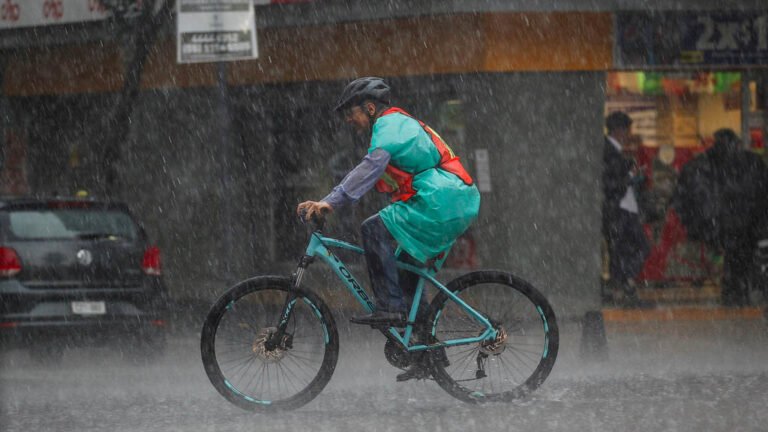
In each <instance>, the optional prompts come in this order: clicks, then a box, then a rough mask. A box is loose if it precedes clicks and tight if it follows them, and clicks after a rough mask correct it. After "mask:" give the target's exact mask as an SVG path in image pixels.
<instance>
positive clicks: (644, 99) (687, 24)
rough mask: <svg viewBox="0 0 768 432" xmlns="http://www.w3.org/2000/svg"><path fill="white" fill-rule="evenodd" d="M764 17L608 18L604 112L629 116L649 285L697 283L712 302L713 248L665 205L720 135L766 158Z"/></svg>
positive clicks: (767, 34) (715, 279)
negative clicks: (610, 46) (611, 30)
mask: <svg viewBox="0 0 768 432" xmlns="http://www.w3.org/2000/svg"><path fill="white" fill-rule="evenodd" d="M767 24H768V13H765V12H763V13H755V12H743V11H700V12H691V11H689V12H667V13H664V14H658V13H657V14H653V13H641V12H623V13H618V14H617V15H616V35H617V37H616V46H615V48H614V54H615V56H616V58H615V63H616V65H617V70H615V71H611V72H608V73H607V82H606V102H605V113H606V114H608V113H610V112H614V111H623V112H626V113H628V114H629V115H630V117H631V118H632V119H633V128H632V133H633V136H634V140H635V141H634V143H633V144H631V148H628V149H626V151H627V152H628V153H629V154H630V155H631V156H632V157H634V158H635V160H636V162H637V165H638V167H639V169H640V170H641V171H642V172H644V173H645V175H646V178H647V180H646V181H645V182H644V184H643V186H642V187H641V190H640V191H639V196H640V210H641V212H640V213H641V219H642V222H643V224H644V228H645V232H646V235H647V236H648V238H649V240H650V242H651V253H650V255H649V257H648V258H647V261H646V263H645V266H644V268H643V270H642V272H641V273H640V275H638V278H637V279H638V280H639V281H641V282H643V283H645V284H646V285H649V286H657V287H658V286H661V287H680V286H686V285H690V284H693V285H694V286H704V291H707V290H709V292H710V293H711V294H712V296H713V297H716V295H717V291H718V284H719V281H720V277H721V274H722V254H721V251H718V250H711V249H709V248H707V247H706V246H704V245H702V244H701V243H698V242H691V241H688V240H687V239H686V232H685V228H684V227H683V226H682V224H681V222H680V219H679V218H678V217H677V215H676V214H675V212H674V211H673V210H672V209H671V208H670V206H669V203H670V198H671V197H672V194H673V192H674V188H675V185H676V179H677V176H678V174H679V172H680V169H681V167H682V166H683V165H684V164H686V163H687V162H688V161H690V160H691V159H692V158H694V157H695V156H696V155H698V154H700V153H702V152H703V151H705V150H706V149H708V148H709V147H711V145H712V143H713V139H714V138H713V134H714V132H715V131H716V130H718V129H722V128H728V129H731V130H733V131H735V132H736V133H737V134H739V135H740V136H741V137H742V140H743V142H744V145H745V147H746V148H748V149H749V150H751V151H753V152H756V153H758V154H760V155H762V156H763V158H766V157H768V155H766V152H765V141H766V125H768V122H766V119H768V68H766V66H767V65H768V39H767V38H768V25H767Z"/></svg>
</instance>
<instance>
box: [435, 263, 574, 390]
mask: <svg viewBox="0 0 768 432" xmlns="http://www.w3.org/2000/svg"><path fill="white" fill-rule="evenodd" d="M446 287H447V288H448V289H449V290H450V291H451V292H453V293H455V294H457V295H458V296H459V297H460V298H461V299H462V300H463V301H465V302H467V303H468V304H470V305H471V306H472V307H473V308H475V309H476V310H478V312H480V313H481V314H482V315H483V316H484V317H486V318H488V319H489V320H491V321H492V322H496V323H498V326H499V327H501V328H503V329H504V334H505V337H504V341H503V342H500V343H498V344H493V343H485V344H484V343H474V344H468V345H458V346H454V347H446V348H441V349H438V350H433V354H432V356H431V358H432V363H433V364H432V369H433V376H434V378H435V381H437V383H438V384H439V385H440V387H442V388H443V389H444V390H445V391H447V392H448V393H449V394H450V395H452V396H454V397H456V398H458V399H460V400H462V401H465V402H469V403H483V402H491V401H497V402H508V401H512V400H515V399H519V398H522V397H525V396H526V395H527V394H529V393H530V392H531V391H533V390H535V389H536V388H538V387H539V386H540V385H541V384H542V383H543V382H544V380H545V379H546V378H547V376H548V375H549V373H550V372H551V371H552V367H553V366H554V364H555V359H556V358H557V351H558V347H559V332H558V327H557V321H556V319H555V314H554V311H553V310H552V307H551V306H550V304H549V302H548V301H547V299H546V298H545V297H544V296H543V295H542V294H541V293H540V292H539V291H538V290H536V289H535V288H534V287H533V286H531V285H530V284H529V283H527V282H525V281H524V280H522V279H519V278H517V277H515V276H513V275H512V274H509V273H506V272H502V271H493V270H484V271H477V272H473V273H468V274H466V275H463V276H460V277H458V278H456V279H454V280H453V281H451V282H450V283H448V285H447V286H446ZM508 298H511V299H513V300H512V301H511V302H510V301H505V300H507V299H508ZM514 299H516V300H514ZM430 309H431V313H430V319H429V323H431V329H429V330H428V331H429V332H430V333H431V339H432V341H440V340H446V339H456V338H461V337H477V336H479V335H480V333H481V332H482V331H483V329H482V327H481V326H480V325H479V324H478V323H477V321H475V320H474V319H472V318H470V317H469V316H468V315H466V312H465V311H463V309H461V308H459V307H458V306H457V305H456V303H455V302H453V301H452V300H451V299H450V298H449V297H448V296H447V295H446V294H445V293H443V292H440V293H439V294H438V295H437V296H435V298H434V299H433V301H432V303H431V307H430ZM462 314H464V315H463V316H462ZM473 324H474V326H473ZM437 351H442V352H440V353H439V354H440V355H436V352H437ZM437 359H440V360H437ZM481 363H482V367H481ZM491 367H493V368H494V369H493V370H491V369H490V368H491ZM505 373H506V374H507V375H506V376H503V375H504V374H505Z"/></svg>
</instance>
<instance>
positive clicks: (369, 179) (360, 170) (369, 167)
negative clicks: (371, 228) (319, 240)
mask: <svg viewBox="0 0 768 432" xmlns="http://www.w3.org/2000/svg"><path fill="white" fill-rule="evenodd" d="M389 158H390V156H389V153H388V152H387V151H386V150H382V149H376V150H374V151H372V152H371V153H368V154H367V155H365V157H364V158H363V160H361V161H360V163H359V164H357V166H356V167H354V168H353V169H352V171H350V172H349V173H348V174H347V175H346V176H345V177H344V179H343V180H342V181H341V183H339V184H338V186H336V187H335V188H333V190H332V191H331V193H329V194H328V195H327V196H326V197H325V198H323V199H322V200H323V201H325V202H327V203H328V204H330V205H331V207H333V208H334V209H336V208H339V207H342V206H345V205H347V204H352V203H355V202H357V200H359V199H360V198H361V197H362V196H363V195H365V193H366V192H368V191H369V190H371V188H372V187H373V185H375V184H376V182H377V181H378V180H379V177H381V175H382V174H383V173H384V170H385V169H386V168H387V164H388V163H389Z"/></svg>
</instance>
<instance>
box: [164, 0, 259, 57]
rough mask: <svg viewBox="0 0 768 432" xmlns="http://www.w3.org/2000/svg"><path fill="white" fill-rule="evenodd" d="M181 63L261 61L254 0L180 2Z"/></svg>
mask: <svg viewBox="0 0 768 432" xmlns="http://www.w3.org/2000/svg"><path fill="white" fill-rule="evenodd" d="M177 5H178V29H177V35H176V36H177V37H176V40H177V48H178V49H177V53H178V56H177V57H178V62H179V63H196V62H217V61H231V60H246V59H254V58H257V57H258V47H257V45H256V20H255V17H254V11H253V2H252V1H251V0H177Z"/></svg>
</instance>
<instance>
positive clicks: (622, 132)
mask: <svg viewBox="0 0 768 432" xmlns="http://www.w3.org/2000/svg"><path fill="white" fill-rule="evenodd" d="M631 128H632V126H630V127H628V128H626V127H618V128H616V129H614V130H613V133H612V134H611V135H612V136H613V137H614V138H615V139H616V141H618V142H619V143H620V144H627V142H628V141H629V139H630V138H629V137H630V133H629V131H630V129H631Z"/></svg>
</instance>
